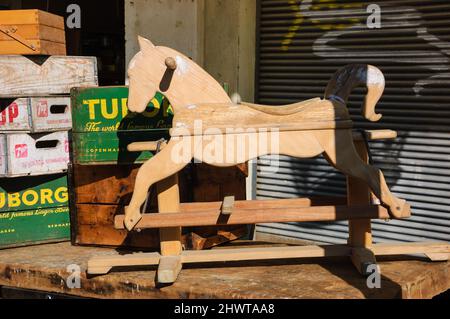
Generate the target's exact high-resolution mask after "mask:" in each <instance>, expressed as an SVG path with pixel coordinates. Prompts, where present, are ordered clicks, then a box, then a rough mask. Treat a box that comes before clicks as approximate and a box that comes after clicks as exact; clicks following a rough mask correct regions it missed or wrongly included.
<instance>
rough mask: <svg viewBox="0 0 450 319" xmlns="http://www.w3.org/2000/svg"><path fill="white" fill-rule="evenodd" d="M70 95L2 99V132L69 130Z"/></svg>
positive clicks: (0, 111)
mask: <svg viewBox="0 0 450 319" xmlns="http://www.w3.org/2000/svg"><path fill="white" fill-rule="evenodd" d="M71 116H72V113H71V111H70V97H31V98H19V99H16V100H11V99H0V132H30V133H40V132H50V131H68V130H70V129H71V128H72V118H71Z"/></svg>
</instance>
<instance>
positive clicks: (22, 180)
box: [0, 174, 70, 249]
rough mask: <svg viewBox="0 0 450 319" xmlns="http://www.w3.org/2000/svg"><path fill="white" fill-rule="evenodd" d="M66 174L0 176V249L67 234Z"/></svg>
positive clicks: (53, 240)
mask: <svg viewBox="0 0 450 319" xmlns="http://www.w3.org/2000/svg"><path fill="white" fill-rule="evenodd" d="M68 206H69V201H68V192H67V176H66V175H63V174H59V175H48V176H33V177H19V178H8V179H4V178H3V179H0V249H1V248H8V247H17V246H24V245H30V244H38V243H42V242H58V241H64V240H69V238H70V225H69V224H70V218H69V207H68Z"/></svg>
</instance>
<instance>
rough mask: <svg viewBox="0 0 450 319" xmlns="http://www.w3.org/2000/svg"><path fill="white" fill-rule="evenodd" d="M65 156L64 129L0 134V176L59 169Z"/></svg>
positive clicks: (66, 158) (67, 154) (61, 170)
mask: <svg viewBox="0 0 450 319" xmlns="http://www.w3.org/2000/svg"><path fill="white" fill-rule="evenodd" d="M69 160H70V159H69V139H68V133H67V132H55V133H50V134H0V177H15V176H26V175H45V174H55V173H61V172H64V171H66V170H67V164H68V163H69Z"/></svg>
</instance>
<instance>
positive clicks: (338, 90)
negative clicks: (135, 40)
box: [325, 64, 385, 122]
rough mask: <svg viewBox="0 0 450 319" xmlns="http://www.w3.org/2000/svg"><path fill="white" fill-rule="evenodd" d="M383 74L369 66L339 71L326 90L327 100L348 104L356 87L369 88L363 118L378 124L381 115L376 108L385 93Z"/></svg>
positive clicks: (351, 65) (353, 65) (352, 67)
mask: <svg viewBox="0 0 450 319" xmlns="http://www.w3.org/2000/svg"><path fill="white" fill-rule="evenodd" d="M384 83H385V81H384V76H383V73H382V72H381V71H380V70H379V69H378V68H376V67H374V66H372V65H367V64H350V65H347V66H345V67H343V68H342V69H339V70H338V71H337V72H336V73H335V74H334V75H333V77H332V78H331V80H330V82H329V83H328V86H327V88H326V90H325V98H326V99H328V100H334V101H339V102H341V103H343V104H347V99H348V97H349V95H350V93H351V92H352V90H353V89H354V88H355V87H358V86H365V87H367V94H366V97H365V98H364V105H363V108H362V114H363V116H364V117H365V118H366V119H368V120H369V121H372V122H376V121H378V120H380V119H381V116H382V115H381V114H377V113H376V112H375V106H376V104H377V102H378V101H379V99H380V98H381V96H382V95H383V91H384Z"/></svg>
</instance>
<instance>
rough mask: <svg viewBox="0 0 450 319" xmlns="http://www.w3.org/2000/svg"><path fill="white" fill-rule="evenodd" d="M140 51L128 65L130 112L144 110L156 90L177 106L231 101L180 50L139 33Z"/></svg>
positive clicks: (218, 85) (175, 107) (219, 87)
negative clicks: (156, 42)
mask: <svg viewBox="0 0 450 319" xmlns="http://www.w3.org/2000/svg"><path fill="white" fill-rule="evenodd" d="M139 46H140V49H141V51H140V52H139V53H137V54H136V56H135V57H134V58H133V59H132V60H131V62H130V65H129V68H128V77H129V85H130V90H129V97H128V108H129V109H130V111H131V112H139V113H142V112H144V110H145V108H146V106H147V105H148V103H149V102H150V100H151V99H152V98H153V97H154V96H155V94H156V92H157V91H159V92H161V93H162V94H164V95H165V96H166V97H167V98H168V99H169V101H170V103H171V104H172V106H173V108H174V112H175V113H176V109H177V108H179V107H183V106H187V105H192V104H197V103H231V100H230V98H229V97H228V95H227V94H226V92H225V91H224V90H223V88H222V87H221V86H220V84H219V83H217V81H216V80H214V78H213V77H212V76H211V75H209V74H208V73H207V72H206V71H204V70H203V69H202V68H201V67H200V66H199V65H197V64H196V63H195V62H194V61H192V60H191V59H189V58H188V57H186V56H185V55H183V54H182V53H180V52H178V51H176V50H173V49H171V48H167V47H160V46H155V45H154V44H153V43H152V42H150V41H149V40H147V39H145V38H143V37H139Z"/></svg>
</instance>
